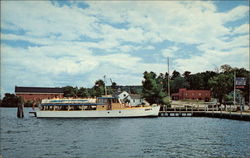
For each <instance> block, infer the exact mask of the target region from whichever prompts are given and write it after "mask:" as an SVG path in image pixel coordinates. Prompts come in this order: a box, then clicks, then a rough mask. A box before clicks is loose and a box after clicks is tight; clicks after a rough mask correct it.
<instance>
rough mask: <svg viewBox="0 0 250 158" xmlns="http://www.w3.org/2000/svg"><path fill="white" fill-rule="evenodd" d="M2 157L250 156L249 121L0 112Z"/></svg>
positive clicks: (4, 109)
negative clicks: (60, 116)
mask: <svg viewBox="0 0 250 158" xmlns="http://www.w3.org/2000/svg"><path fill="white" fill-rule="evenodd" d="M0 110H1V155H2V156H3V157H4V158H5V157H13V158H15V157H18V158H22V157H25V158H26V157H32V158H36V157H43V158H44V157H50V158H51V157H65V158H66V157H74V158H75V157H79V158H80V157H88V158H93V157H108V158H109V157H250V152H249V151H250V122H246V121H236V120H226V119H212V118H191V117H187V118H184V117H183V118H178V117H176V118H174V117H171V118H166V117H164V118H163V117H159V118H131V119H128V118H126V119H121V118H120V119H114V118H113V119H37V118H35V117H31V116H29V114H28V111H31V109H25V112H26V113H25V118H23V119H18V118H16V109H11V108H1V109H0Z"/></svg>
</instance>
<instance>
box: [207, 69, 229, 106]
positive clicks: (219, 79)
mask: <svg viewBox="0 0 250 158" xmlns="http://www.w3.org/2000/svg"><path fill="white" fill-rule="evenodd" d="M233 83H234V76H233V74H232V73H231V74H224V73H221V74H219V75H217V76H215V77H213V78H211V79H210V80H209V81H208V84H209V85H210V86H211V88H212V92H213V95H214V97H216V98H218V99H219V102H220V103H222V100H223V99H224V98H225V96H226V94H228V93H229V92H231V91H232V90H233Z"/></svg>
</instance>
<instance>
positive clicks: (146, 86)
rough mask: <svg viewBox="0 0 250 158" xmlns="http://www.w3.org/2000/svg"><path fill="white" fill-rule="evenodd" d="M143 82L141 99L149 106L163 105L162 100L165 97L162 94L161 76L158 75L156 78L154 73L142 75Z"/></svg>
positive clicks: (164, 94)
mask: <svg viewBox="0 0 250 158" xmlns="http://www.w3.org/2000/svg"><path fill="white" fill-rule="evenodd" d="M143 75H144V81H142V86H143V90H142V94H143V97H144V98H145V99H146V100H147V101H148V102H149V103H150V104H154V103H157V104H163V100H162V99H163V98H164V97H166V93H164V92H163V82H162V81H163V79H164V78H163V75H162V74H160V75H159V76H158V77H157V75H156V74H155V73H154V72H150V73H148V72H147V71H145V72H144V73H143Z"/></svg>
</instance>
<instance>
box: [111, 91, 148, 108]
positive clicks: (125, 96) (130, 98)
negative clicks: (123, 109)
mask: <svg viewBox="0 0 250 158" xmlns="http://www.w3.org/2000/svg"><path fill="white" fill-rule="evenodd" d="M115 97H118V98H119V99H121V100H122V101H123V102H127V103H129V105H131V106H138V105H141V104H142V103H143V99H142V97H141V95H140V94H129V93H128V92H126V91H122V92H120V93H117V94H115Z"/></svg>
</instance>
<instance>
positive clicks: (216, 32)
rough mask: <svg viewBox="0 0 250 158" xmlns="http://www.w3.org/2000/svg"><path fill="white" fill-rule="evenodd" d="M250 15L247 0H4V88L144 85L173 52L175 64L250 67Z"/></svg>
mask: <svg viewBox="0 0 250 158" xmlns="http://www.w3.org/2000/svg"><path fill="white" fill-rule="evenodd" d="M248 19H249V2H248V1H187V2H186V1H167V2H164V1H156V2H154V1H136V2H129V1H111V2H108V1H99V2H98V1H85V2H83V1H1V94H4V93H6V92H10V93H13V92H14V87H15V85H17V86H37V87H41V86H45V87H47V86H48V87H61V86H66V85H71V86H80V87H82V86H83V87H92V86H93V84H94V82H95V80H98V79H101V78H102V77H103V76H104V75H106V76H107V78H112V80H113V81H115V82H116V83H117V84H119V85H139V84H141V81H142V79H143V75H142V74H143V72H144V71H154V72H156V73H160V72H166V71H167V57H170V60H171V66H170V68H171V72H172V71H173V70H177V71H179V72H181V73H183V72H184V71H186V70H188V71H191V72H192V73H197V72H203V71H206V70H215V68H216V67H220V65H223V64H229V65H231V66H232V67H244V68H246V69H248V67H249V20H248ZM108 81H109V80H108ZM107 84H110V83H109V82H108V83H107Z"/></svg>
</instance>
